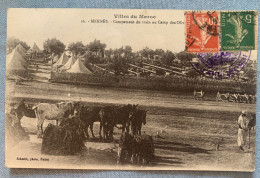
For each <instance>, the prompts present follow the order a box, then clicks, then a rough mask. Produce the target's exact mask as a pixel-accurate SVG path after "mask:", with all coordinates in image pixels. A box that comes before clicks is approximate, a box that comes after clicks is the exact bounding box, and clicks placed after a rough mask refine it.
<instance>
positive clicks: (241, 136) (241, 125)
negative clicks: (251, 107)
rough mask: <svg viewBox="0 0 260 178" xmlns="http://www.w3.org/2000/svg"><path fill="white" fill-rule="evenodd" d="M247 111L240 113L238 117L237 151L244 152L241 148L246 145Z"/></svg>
mask: <svg viewBox="0 0 260 178" xmlns="http://www.w3.org/2000/svg"><path fill="white" fill-rule="evenodd" d="M247 115H248V113H247V111H242V114H241V115H240V116H239V117H238V121H237V122H238V134H237V144H238V146H239V150H242V151H244V148H243V146H245V144H246V137H247V131H248V126H247V125H248V119H247Z"/></svg>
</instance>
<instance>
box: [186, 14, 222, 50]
mask: <svg viewBox="0 0 260 178" xmlns="http://www.w3.org/2000/svg"><path fill="white" fill-rule="evenodd" d="M185 19H186V27H185V28H186V51H187V52H189V53H198V52H211V53H213V52H218V50H219V37H218V35H219V29H218V24H219V20H218V12H216V11H213V12H210V11H208V12H186V15H185Z"/></svg>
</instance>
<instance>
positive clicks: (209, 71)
mask: <svg viewBox="0 0 260 178" xmlns="http://www.w3.org/2000/svg"><path fill="white" fill-rule="evenodd" d="M250 56H251V51H239V52H228V51H226V52H223V51H219V52H218V53H214V54H210V53H198V54H197V59H198V60H197V61H196V62H192V63H191V64H192V67H193V68H194V69H195V70H196V71H197V72H198V73H200V74H201V75H203V76H205V77H208V78H213V79H219V80H222V79H228V78H232V77H236V76H238V74H239V73H240V72H241V71H242V70H243V69H244V68H245V67H246V65H247V64H248V61H249V60H250Z"/></svg>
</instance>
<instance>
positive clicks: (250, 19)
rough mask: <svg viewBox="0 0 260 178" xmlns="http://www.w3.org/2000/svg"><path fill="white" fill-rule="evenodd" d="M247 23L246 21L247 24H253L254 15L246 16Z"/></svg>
mask: <svg viewBox="0 0 260 178" xmlns="http://www.w3.org/2000/svg"><path fill="white" fill-rule="evenodd" d="M245 21H246V23H251V22H252V15H251V14H247V15H246V16H245Z"/></svg>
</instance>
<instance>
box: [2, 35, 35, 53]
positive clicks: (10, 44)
mask: <svg viewBox="0 0 260 178" xmlns="http://www.w3.org/2000/svg"><path fill="white" fill-rule="evenodd" d="M18 44H21V45H22V46H23V48H24V49H25V50H26V51H28V49H30V46H29V45H28V44H27V43H26V42H24V41H20V40H19V39H18V38H15V37H8V38H7V40H6V46H7V47H8V48H9V49H13V48H15V47H16V46H17V45H18Z"/></svg>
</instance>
